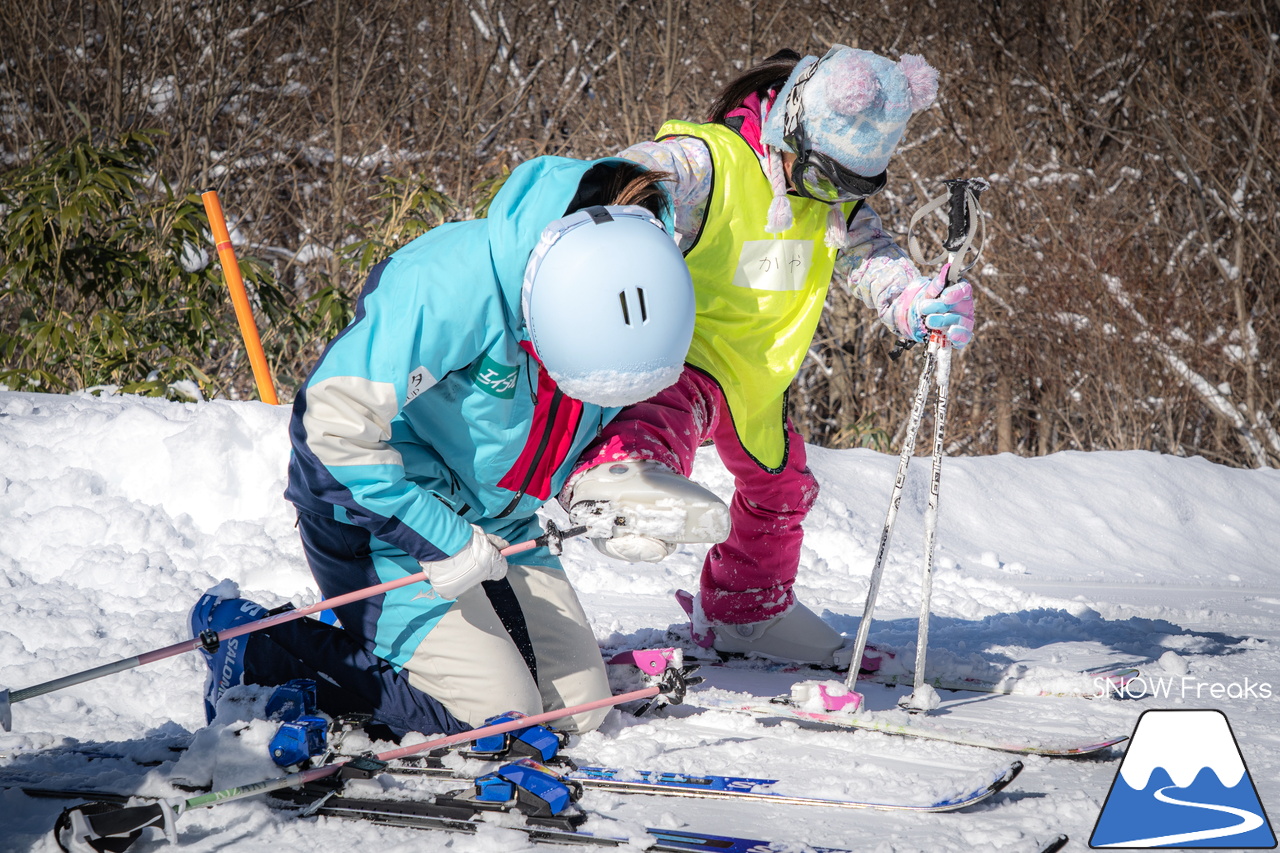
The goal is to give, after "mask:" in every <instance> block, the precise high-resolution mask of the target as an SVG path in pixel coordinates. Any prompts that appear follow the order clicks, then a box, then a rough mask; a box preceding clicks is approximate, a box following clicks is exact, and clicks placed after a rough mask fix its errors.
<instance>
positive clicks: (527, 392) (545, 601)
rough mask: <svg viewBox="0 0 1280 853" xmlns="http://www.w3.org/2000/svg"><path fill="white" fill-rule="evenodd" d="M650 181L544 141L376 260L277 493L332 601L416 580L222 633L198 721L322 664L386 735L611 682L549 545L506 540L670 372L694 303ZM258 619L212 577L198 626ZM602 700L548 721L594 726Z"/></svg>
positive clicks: (582, 692)
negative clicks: (457, 210) (277, 622)
mask: <svg viewBox="0 0 1280 853" xmlns="http://www.w3.org/2000/svg"><path fill="white" fill-rule="evenodd" d="M665 177H667V176H665V175H664V174H662V173H655V172H649V171H647V170H646V169H644V167H640V166H636V165H635V164H632V163H629V162H627V161H625V160H619V159H606V160H598V161H593V162H584V161H578V160H570V159H564V158H558V157H540V158H537V159H534V160H531V161H529V162H527V163H525V164H523V165H521V166H520V167H518V168H516V169H515V170H514V171H513V172H512V173H511V176H510V177H509V178H508V180H507V181H506V183H505V185H504V186H503V188H502V189H501V191H500V192H499V193H498V194H497V195H496V197H495V198H494V201H493V204H492V206H491V207H490V208H489V213H488V216H487V218H485V219H479V220H472V221H468V222H459V223H450V224H446V225H441V226H439V227H437V228H435V229H434V230H432V231H430V232H428V233H427V234H425V235H423V236H422V237H419V238H418V239H417V240H414V241H413V242H412V243H409V244H408V245H407V246H404V247H403V248H401V249H400V250H399V251H397V252H395V253H394V254H393V255H392V256H391V257H390V258H388V259H387V260H386V261H384V262H383V263H381V264H379V265H378V266H376V267H375V268H374V269H373V271H372V272H371V274H370V275H369V279H368V281H367V283H366V284H365V287H364V290H363V291H362V292H361V294H360V297H359V301H358V303H357V308H356V314H355V319H354V320H353V321H352V323H351V325H349V326H348V327H347V328H346V329H345V330H343V331H342V333H341V334H339V335H338V337H337V338H335V339H334V340H333V341H332V342H331V343H330V344H329V346H328V348H327V349H326V350H325V352H324V354H323V355H322V356H321V357H320V360H319V362H318V363H317V364H316V366H315V368H314V369H313V371H312V373H311V376H310V377H309V378H308V380H307V382H306V384H305V385H304V386H303V387H302V389H300V391H299V393H298V395H297V398H296V400H295V402H294V407H293V418H292V421H291V423H290V438H291V441H292V445H293V455H292V459H291V461H290V465H289V484H288V489H287V490H286V492H285V496H286V497H287V498H288V499H289V500H290V501H292V502H293V503H294V505H295V506H296V508H297V511H298V529H299V532H300V534H301V537H302V544H303V547H304V550H305V552H306V557H307V560H308V562H309V563H310V566H311V570H312V573H313V575H314V576H315V579H316V582H317V583H318V584H319V587H320V590H321V591H322V592H323V593H324V595H325V596H326V597H330V598H332V597H335V596H338V595H341V594H343V593H347V592H351V591H353V590H357V589H362V588H365V587H368V586H372V585H375V584H379V583H383V582H385V581H389V580H394V579H397V578H401V577H404V576H405V575H406V574H414V573H418V572H423V571H425V572H426V575H427V577H428V578H429V580H430V582H429V583H415V584H410V585H408V586H404V587H401V588H399V589H396V590H393V591H391V592H388V593H384V594H382V595H379V596H376V597H373V598H368V599H365V600H362V601H359V602H355V603H352V604H348V605H345V606H343V607H340V608H338V609H337V617H338V619H339V621H340V624H341V626H342V627H341V628H340V629H339V628H334V627H330V626H326V625H322V624H321V623H319V622H316V621H314V620H308V619H302V620H296V621H293V622H289V623H286V624H285V625H281V626H278V627H274V628H270V629H265V630H263V631H259V632H255V633H252V634H248V635H245V636H244V637H243V638H240V640H232V641H228V642H224V643H223V644H222V647H221V648H219V649H218V650H217V651H216V652H215V653H214V655H212V656H211V658H210V660H209V664H210V669H211V675H210V683H209V685H208V688H207V690H206V703H207V706H206V707H207V711H208V713H209V715H210V718H212V715H213V713H214V710H215V706H216V702H217V699H218V697H219V696H220V695H221V694H222V692H223V691H224V690H225V689H226V688H227V687H229V686H231V685H232V684H235V683H239V682H241V681H244V682H246V683H256V684H264V685H272V684H280V683H283V682H284V681H287V680H289V679H291V678H297V677H312V678H315V679H316V681H317V684H318V687H319V700H320V701H319V705H320V709H321V710H324V711H327V712H329V713H331V714H338V713H346V712H362V713H368V714H372V716H373V723H375V724H381V725H384V726H386V727H387V728H388V729H389V730H390V731H391V733H392V734H393V735H394V736H396V737H399V736H401V735H403V734H404V733H406V732H409V731H418V732H422V733H432V732H444V733H453V732H455V731H461V730H464V729H465V728H467V727H475V726H478V725H480V724H482V723H483V722H484V720H485V719H487V718H488V717H491V716H494V715H496V714H500V713H504V712H507V711H520V712H523V713H526V714H536V713H541V712H543V711H545V710H554V709H558V708H565V707H572V706H574V705H577V704H581V703H583V702H588V701H592V700H595V699H599V698H602V697H604V696H607V695H608V694H609V686H608V682H607V679H606V677H605V672H604V666H603V664H602V661H601V657H600V651H599V648H598V646H597V643H596V640H595V636H594V634H593V632H592V630H591V627H590V624H589V623H588V621H587V618H586V616H585V614H584V613H583V609H582V606H581V605H580V604H579V602H578V599H577V596H576V594H575V593H574V590H573V588H572V586H571V585H570V583H569V580H568V578H567V577H566V576H565V573H564V571H563V570H562V568H561V566H560V563H559V560H558V559H557V558H556V557H555V556H554V555H552V554H551V553H550V552H549V551H548V550H547V549H546V548H538V549H534V550H529V551H525V552H523V553H520V554H517V555H514V556H512V557H511V558H510V559H507V558H504V557H503V556H502V555H501V554H500V553H499V551H500V549H501V548H503V547H505V545H506V544H507V543H508V542H510V543H516V542H521V541H524V540H527V539H531V538H534V537H536V536H538V535H539V534H540V533H541V532H542V531H541V529H540V527H539V521H538V518H537V516H536V513H537V511H538V509H539V508H540V507H541V506H542V505H543V504H544V503H545V502H546V501H547V500H548V499H549V498H551V497H552V496H553V495H555V494H556V493H557V492H559V491H560V489H561V488H562V487H563V486H564V482H565V479H566V477H567V476H568V474H569V472H570V471H571V469H572V468H573V465H574V461H575V460H576V459H577V457H578V455H579V454H580V453H581V452H582V451H583V450H584V449H585V448H586V446H587V444H588V443H590V442H591V441H592V440H593V439H594V438H595V437H596V435H597V434H598V432H599V430H600V429H601V428H602V427H603V425H604V424H606V423H608V422H609V420H610V419H612V418H613V417H614V415H616V414H617V413H618V411H619V409H620V408H621V407H622V406H625V405H629V404H632V403H636V402H638V401H640V400H644V399H647V398H648V397H650V396H652V395H653V394H655V393H657V392H658V391H660V390H661V389H663V388H665V387H667V386H669V385H671V384H672V383H673V382H675V381H676V379H677V378H678V377H679V376H680V374H681V371H682V369H683V366H684V357H685V353H686V351H687V350H688V347H689V341H690V339H691V337H692V334H693V320H694V299H693V288H692V284H691V282H690V278H689V272H688V269H687V268H686V267H685V264H684V260H683V258H682V256H681V254H680V252H679V250H678V248H677V247H676V244H675V242H674V240H673V238H672V236H671V233H670V229H671V225H670V215H669V202H668V199H667V196H666V194H665V191H664V190H663V189H661V187H660V184H659V182H660V181H661V180H662V179H663V178H665ZM262 615H263V611H262V610H261V608H258V607H257V606H256V605H253V604H252V603H251V602H245V601H242V600H240V599H238V598H225V599H224V598H222V597H220V596H219V595H218V594H216V593H210V594H207V595H206V596H205V597H204V598H202V599H201V601H200V602H199V603H198V604H197V605H196V607H195V609H194V610H193V612H192V623H193V625H192V627H193V629H194V630H196V631H197V632H199V631H200V630H203V629H204V628H207V627H212V628H213V629H214V630H221V629H224V628H226V627H230V626H231V625H233V624H238V623H239V622H243V621H245V620H247V619H253V618H260V617H261V616H262ZM241 641H243V642H241ZM228 661H230V662H231V663H230V665H228ZM605 713H606V712H605V711H603V710H602V711H596V712H591V713H587V714H582V715H579V716H576V717H571V718H568V719H567V720H565V721H562V723H560V724H559V725H560V726H561V727H563V728H566V729H568V730H570V731H588V730H591V729H594V728H595V727H596V726H598V725H599V724H600V722H601V720H602V719H603V717H604V714H605Z"/></svg>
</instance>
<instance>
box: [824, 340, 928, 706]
mask: <svg viewBox="0 0 1280 853" xmlns="http://www.w3.org/2000/svg"><path fill="white" fill-rule="evenodd" d="M935 359H936V352H935V350H934V349H933V348H932V347H930V349H929V352H928V354H927V355H926V356H925V362H924V367H923V368H922V369H921V371H920V381H919V383H917V385H916V397H915V400H914V401H913V402H912V404H911V418H910V420H909V421H907V434H906V436H904V437H903V439H902V453H901V454H899V456H898V474H897V476H896V477H895V478H894V481H893V493H892V495H891V496H890V498H889V510H888V512H887V513H885V518H884V527H883V528H881V530H880V545H879V546H878V547H877V548H876V560H875V563H874V564H873V565H872V567H871V579H870V581H869V583H868V586H867V601H866V603H865V604H864V605H863V606H862V619H860V620H859V621H858V635H857V639H856V640H855V641H854V645H853V657H852V658H850V659H849V674H848V675H847V676H845V682H844V683H845V686H846V687H847V688H848V689H849V692H851V693H852V692H855V690H854V688H855V686H856V685H857V683H858V670H859V669H860V668H861V666H862V655H863V653H864V652H866V650H867V637H868V635H870V633H871V614H872V613H873V612H874V611H875V609H876V598H877V597H879V594H880V578H881V577H882V576H883V574H884V563H885V558H886V557H887V556H888V554H889V542H890V541H891V540H892V538H893V526H894V523H895V522H896V521H897V518H898V507H899V506H901V505H902V491H903V488H904V487H905V485H906V482H907V466H908V465H909V464H910V463H911V456H912V454H914V453H915V450H916V434H917V433H918V432H919V431H920V422H921V420H923V419H924V404H925V400H926V399H927V398H928V396H929V379H930V378H931V377H932V376H933V368H934V362H935Z"/></svg>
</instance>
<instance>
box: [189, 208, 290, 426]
mask: <svg viewBox="0 0 1280 853" xmlns="http://www.w3.org/2000/svg"><path fill="white" fill-rule="evenodd" d="M200 198H201V200H202V201H203V202H204V210H205V213H207V214H208V215H209V226H210V227H211V228H212V229H213V242H214V245H215V246H217V248H218V261H219V262H220V263H221V264H222V276H223V278H225V279H226V281H227V289H228V290H230V291H231V304H232V305H234V306H235V309H236V320H237V321H239V323H240V336H241V337H242V338H244V347H245V349H246V350H248V352H249V364H250V365H251V366H252V367H253V381H254V382H255V383H257V385H258V396H259V397H260V398H262V402H264V403H270V404H271V405H273V406H275V405H277V404H279V402H280V401H279V399H277V398H276V386H275V383H274V382H272V380H271V369H270V368H269V367H267V356H266V354H265V353H264V352H263V351H262V340H261V339H260V338H259V337H258V324H257V323H256V322H255V321H254V319H253V309H252V308H250V307H249V294H248V293H246V292H245V289H244V279H243V278H241V276H240V264H239V262H238V261H237V260H236V250H235V249H233V248H232V247H231V234H230V233H228V232H227V220H226V218H225V217H224V216H223V215H222V203H221V202H219V201H218V193H217V192H216V191H214V190H209V191H208V192H205V193H202V194H201V195H200Z"/></svg>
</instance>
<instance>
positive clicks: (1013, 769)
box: [991, 761, 1023, 791]
mask: <svg viewBox="0 0 1280 853" xmlns="http://www.w3.org/2000/svg"><path fill="white" fill-rule="evenodd" d="M1022 768H1023V764H1022V762H1021V761H1015V762H1013V763H1012V764H1010V765H1009V766H1008V767H1006V768H1005V769H1004V773H1003V774H1001V775H1000V777H999V778H998V779H996V781H995V783H994V784H992V786H991V787H992V788H994V789H995V790H997V791H999V790H1002V789H1004V788H1005V787H1006V786H1007V785H1008V784H1009V783H1010V782H1012V781H1013V780H1014V779H1017V778H1018V774H1019V773H1021V772H1022Z"/></svg>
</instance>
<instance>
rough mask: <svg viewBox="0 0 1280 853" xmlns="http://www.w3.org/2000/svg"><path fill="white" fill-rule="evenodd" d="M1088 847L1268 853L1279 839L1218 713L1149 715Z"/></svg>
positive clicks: (1141, 724)
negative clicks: (1177, 848) (1226, 848)
mask: <svg viewBox="0 0 1280 853" xmlns="http://www.w3.org/2000/svg"><path fill="white" fill-rule="evenodd" d="M1089 846H1090V847H1091V848H1095V849H1097V848H1100V847H1125V848H1130V849H1133V848H1139V849H1151V848H1156V847H1180V848H1196V849H1201V848H1224V847H1229V848H1231V849H1233V850H1270V849H1273V848H1274V847H1275V846H1276V836H1275V833H1273V832H1272V831H1271V824H1270V822H1269V821H1268V820H1267V814H1266V812H1265V811H1264V810H1263V808H1262V801H1261V800H1259V799H1258V792H1257V789H1255V788H1254V786H1253V779H1252V777H1250V775H1249V768H1247V767H1246V766H1245V763H1244V756H1243V755H1242V754H1241V753H1240V746H1239V744H1238V743H1236V737H1235V734H1234V733H1233V732H1232V731H1231V725H1230V723H1228V722H1227V717H1226V715H1225V714H1223V713H1222V712H1221V711H1190V710H1188V711H1145V712H1143V714H1142V716H1141V717H1139V718H1138V725H1137V727H1136V728H1135V729H1134V730H1133V737H1132V738H1131V740H1130V743H1129V749H1128V751H1127V752H1126V753H1125V756H1124V760H1123V761H1121V762H1120V769H1119V770H1118V771H1117V772H1116V778H1115V780H1114V781H1113V782H1112V783H1111V790H1110V791H1109V792H1108V793H1107V801H1106V802H1105V803H1104V804H1103V806H1102V812H1101V813H1100V814H1099V815H1098V822H1097V824H1095V826H1094V828H1093V836H1092V837H1091V838H1090V839H1089Z"/></svg>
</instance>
